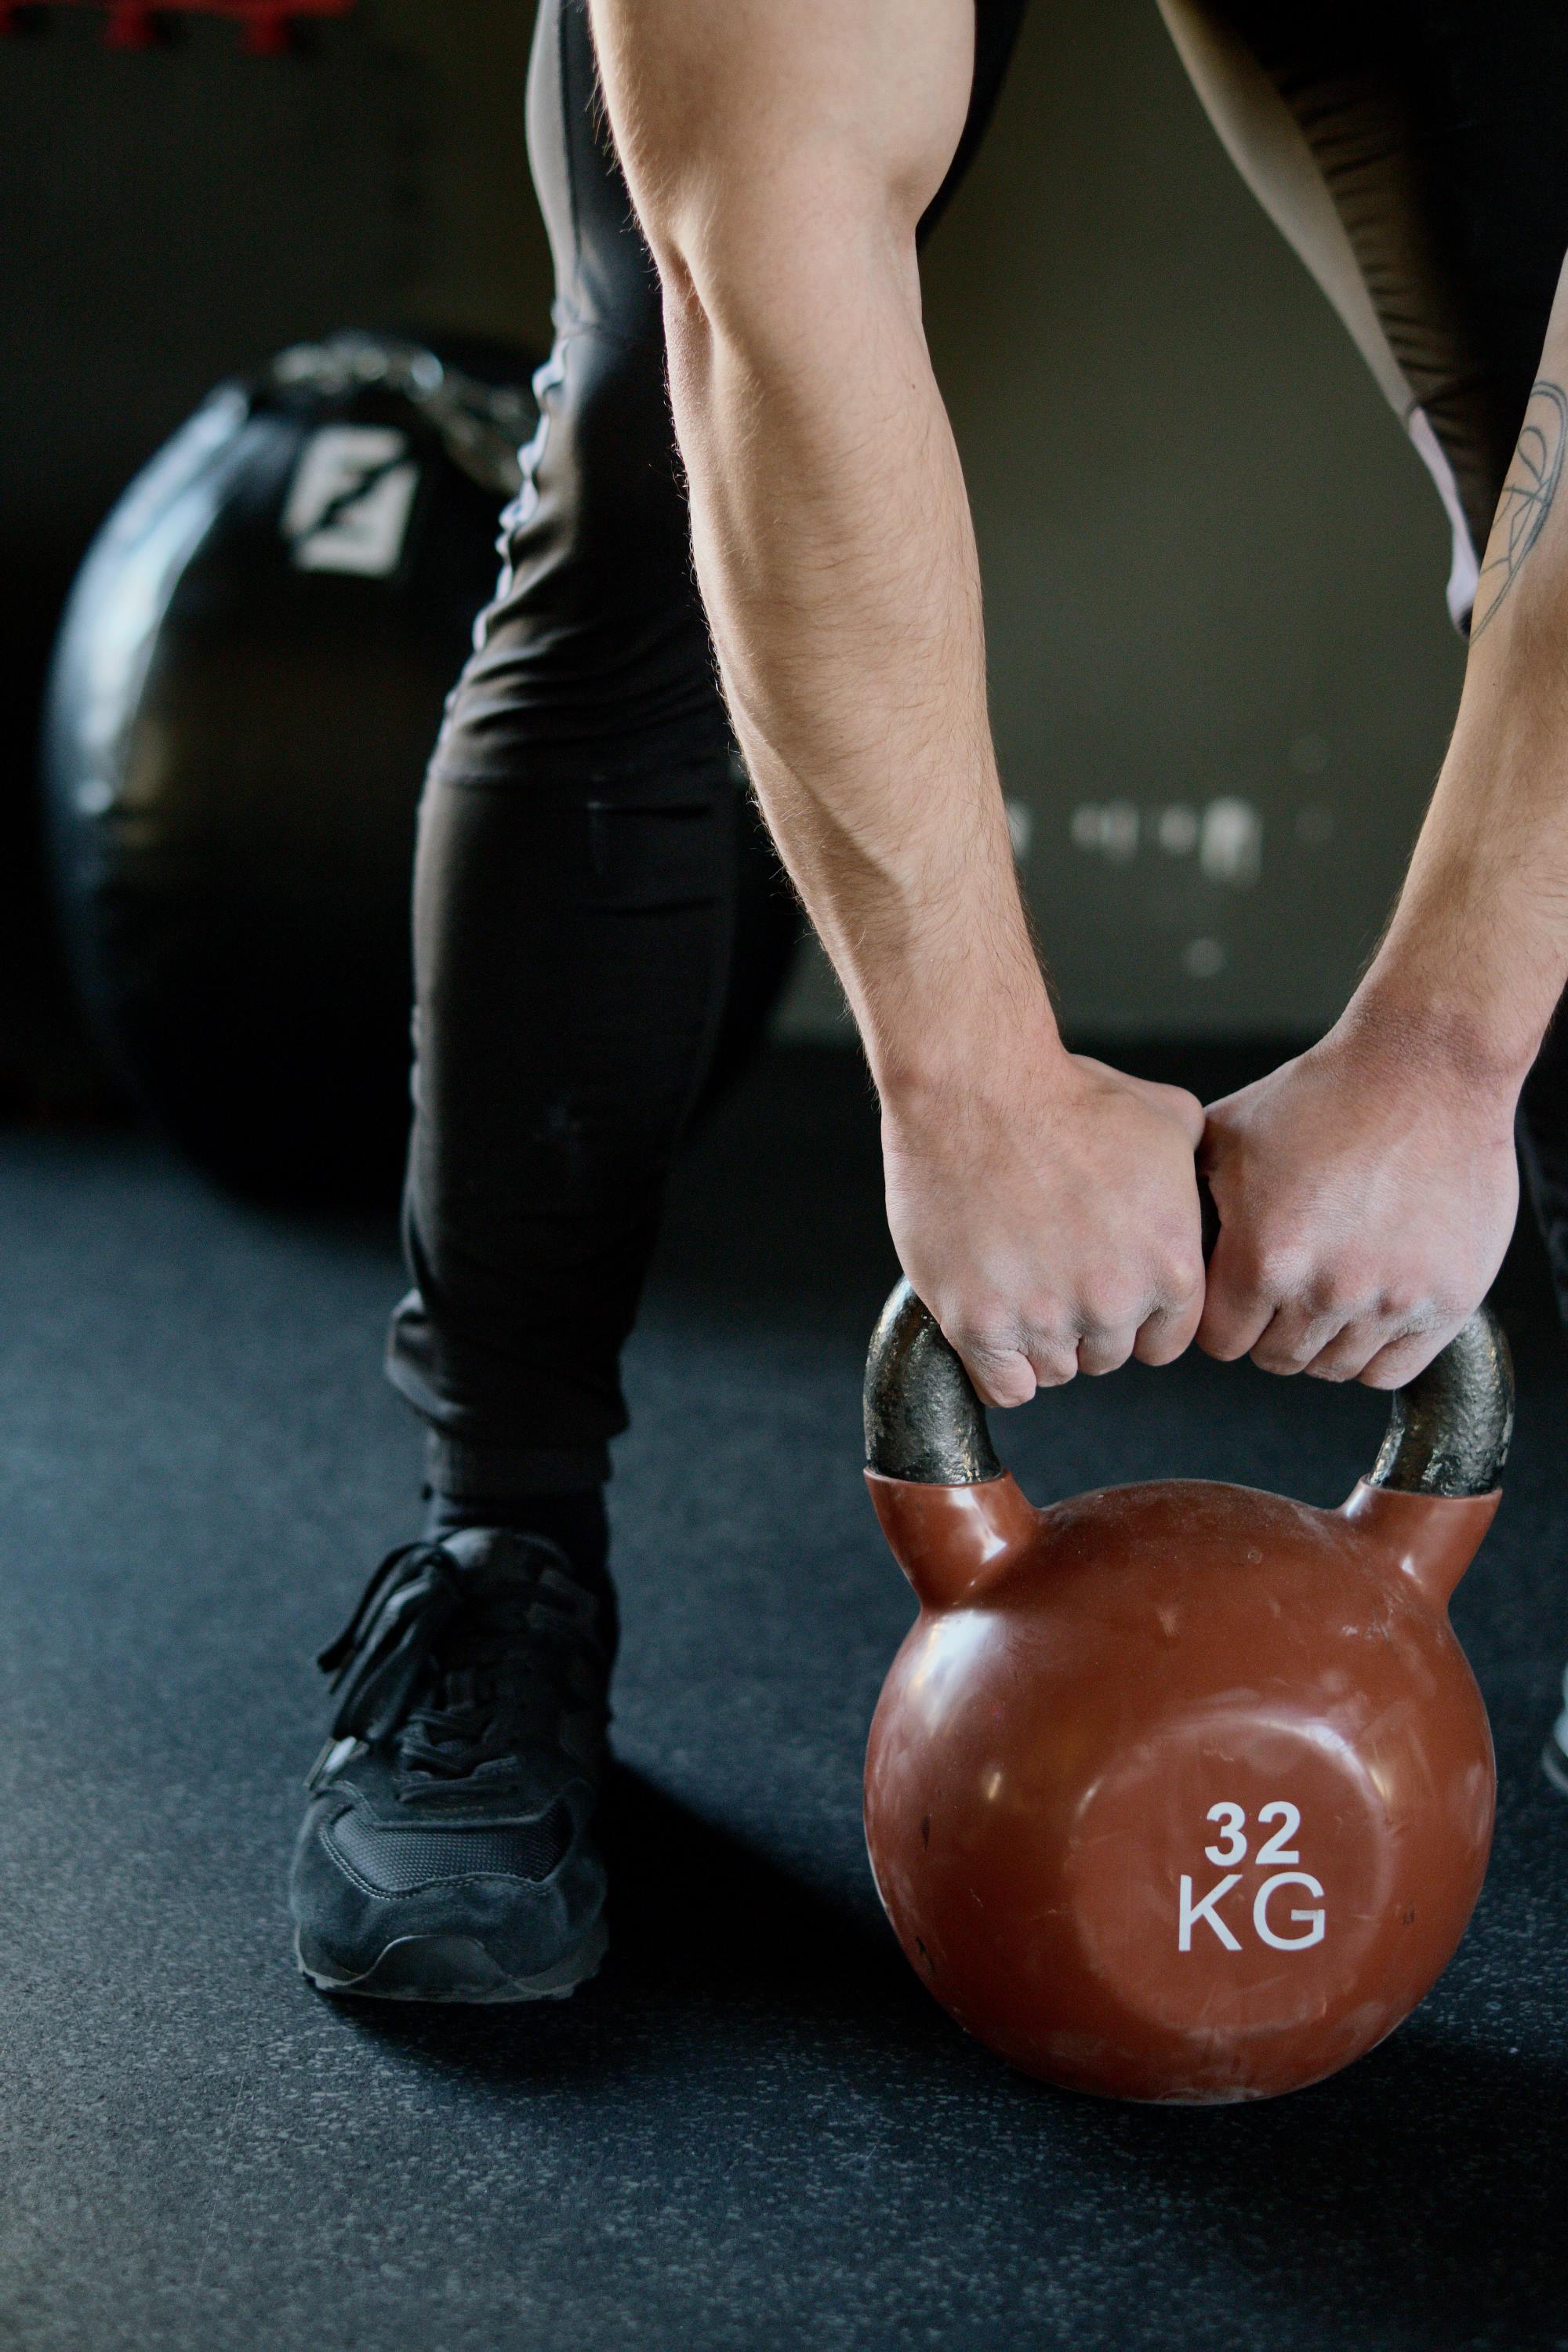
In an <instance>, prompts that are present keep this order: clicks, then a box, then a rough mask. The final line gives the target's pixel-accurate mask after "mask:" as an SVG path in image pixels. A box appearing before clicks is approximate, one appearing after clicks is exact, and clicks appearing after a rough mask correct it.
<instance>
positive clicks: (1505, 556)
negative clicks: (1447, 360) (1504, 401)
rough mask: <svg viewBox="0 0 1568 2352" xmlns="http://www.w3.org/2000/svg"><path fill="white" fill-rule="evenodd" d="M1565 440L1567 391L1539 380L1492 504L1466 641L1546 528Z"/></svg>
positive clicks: (1482, 625) (1506, 589)
mask: <svg viewBox="0 0 1568 2352" xmlns="http://www.w3.org/2000/svg"><path fill="white" fill-rule="evenodd" d="M1565 442H1568V393H1564V391H1563V386H1562V385H1561V384H1560V383H1551V382H1549V381H1548V379H1547V378H1546V377H1545V376H1542V378H1541V380H1540V382H1539V383H1535V384H1533V385H1531V394H1530V403H1529V405H1528V406H1527V408H1526V409H1525V412H1524V425H1523V427H1522V429H1521V433H1520V436H1519V446H1518V447H1517V448H1516V449H1515V451H1514V453H1513V463H1512V465H1511V466H1510V467H1509V473H1508V479H1507V481H1506V482H1504V484H1503V486H1502V496H1501V498H1500V499H1499V500H1498V510H1497V520H1496V521H1495V522H1494V523H1493V525H1492V534H1491V538H1490V539H1489V541H1488V542H1487V543H1488V546H1489V548H1490V549H1492V550H1495V552H1494V553H1491V554H1490V555H1489V557H1488V560H1487V562H1485V563H1484V564H1483V565H1482V567H1481V576H1480V582H1479V585H1478V587H1477V590H1476V604H1475V612H1474V614H1473V615H1472V618H1471V621H1470V643H1471V644H1472V645H1474V643H1475V641H1476V639H1477V638H1478V637H1479V635H1480V634H1481V631H1482V630H1483V629H1484V628H1485V627H1486V626H1487V625H1488V623H1489V621H1490V620H1491V619H1492V617H1493V615H1494V614H1495V613H1496V612H1497V608H1498V606H1499V605H1500V604H1501V603H1502V601H1503V598H1504V597H1505V596H1506V595H1507V594H1508V592H1509V590H1510V588H1511V587H1512V586H1513V583H1514V582H1515V581H1516V580H1517V579H1518V577H1519V575H1520V572H1521V570H1522V569H1523V566H1524V559H1525V557H1526V556H1527V555H1528V554H1529V553H1530V551H1531V548H1532V547H1533V546H1534V545H1535V542H1536V541H1537V540H1538V539H1539V538H1540V537H1541V534H1542V530H1544V529H1545V527H1546V518H1547V516H1548V515H1549V514H1550V513H1551V511H1552V500H1553V499H1555V497H1556V496H1557V485H1558V483H1559V482H1560V481H1561V479H1562V478H1563V445H1564V443H1565Z"/></svg>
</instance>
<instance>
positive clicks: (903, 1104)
mask: <svg viewBox="0 0 1568 2352" xmlns="http://www.w3.org/2000/svg"><path fill="white" fill-rule="evenodd" d="M866 1052H867V1058H868V1061H869V1063H870V1066H871V1076H872V1078H873V1080H874V1081H875V1084H876V1087H877V1093H878V1097H879V1100H880V1102H881V1106H882V1113H883V1117H884V1118H886V1119H888V1120H890V1121H891V1122H892V1123H893V1124H894V1125H896V1126H904V1125H918V1124H923V1123H925V1122H927V1121H929V1120H931V1119H932V1118H938V1119H942V1120H951V1119H952V1118H953V1116H954V1115H955V1112H956V1111H957V1109H958V1107H959V1106H961V1105H965V1104H975V1103H977V1102H978V1103H985V1102H994V1103H995V1104H996V1105H997V1106H998V1108H1005V1106H1006V1105H1007V1104H1008V1103H1009V1102H1012V1101H1015V1100H1016V1099H1017V1097H1019V1096H1020V1094H1022V1093H1025V1092H1027V1093H1030V1094H1034V1095H1037V1094H1038V1092H1039V1091H1040V1089H1041V1088H1042V1087H1053V1086H1061V1087H1065V1086H1066V1085H1067V1084H1068V1081H1069V1079H1070V1076H1071V1073H1072V1069H1073V1063H1072V1057H1071V1055H1069V1054H1068V1050H1067V1047H1066V1046H1065V1045H1063V1043H1062V1040H1061V1034H1060V1032H1059V1030H1058V1027H1057V1024H1056V1019H1055V1016H1054V1014H1053V1013H1052V1012H1051V1006H1050V999H1049V998H1048V996H1047V993H1046V988H1045V983H1044V982H1043V981H1042V980H1041V979H1040V978H1039V976H1038V974H1036V976H1035V981H1034V985H1033V987H1032V988H1023V989H1017V990H1008V991H1005V992H1000V991H999V992H996V993H994V994H988V993H985V992H982V993H981V994H980V995H979V996H978V998H977V1000H976V1001H975V1002H973V1003H962V1004H955V1005H952V1006H951V1007H948V1008H945V1009H944V1010H942V1011H939V1012H937V1013H934V1014H933V1015H932V1016H931V1017H930V1018H927V1019H923V1020H921V1021H918V1022H914V1023H904V1022H900V1023H898V1024H892V1025H891V1026H890V1027H889V1030H888V1031H887V1032H885V1033H883V1034H877V1035H868V1037H867V1041H866Z"/></svg>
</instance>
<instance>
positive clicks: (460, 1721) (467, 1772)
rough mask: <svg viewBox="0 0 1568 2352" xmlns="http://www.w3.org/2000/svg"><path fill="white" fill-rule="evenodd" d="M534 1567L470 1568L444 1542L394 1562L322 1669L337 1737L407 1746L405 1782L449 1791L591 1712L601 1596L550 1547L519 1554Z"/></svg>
mask: <svg viewBox="0 0 1568 2352" xmlns="http://www.w3.org/2000/svg"><path fill="white" fill-rule="evenodd" d="M509 1550H510V1553H511V1558H512V1559H513V1560H516V1559H517V1558H518V1554H519V1552H521V1554H522V1556H523V1559H524V1560H525V1562H526V1571H525V1572H522V1573H520V1572H519V1570H518V1569H517V1568H516V1567H513V1566H510V1565H509V1566H507V1567H504V1568H503V1567H500V1566H487V1567H480V1568H477V1569H464V1568H460V1567H459V1566H458V1562H457V1561H456V1560H454V1559H453V1558H452V1556H451V1554H450V1553H449V1552H448V1551H447V1549H446V1548H445V1545H444V1544H442V1543H440V1542H438V1541H437V1542H431V1541H425V1542H420V1543H412V1544H404V1545H402V1546H401V1547H400V1548H399V1549H397V1550H396V1551H393V1552H389V1553H388V1555H387V1557H386V1558H385V1559H384V1560H383V1561H382V1563H381V1566H380V1567H379V1568H378V1569H377V1570H376V1571H375V1573H374V1576H373V1577H372V1578H371V1580H370V1582H369V1583H368V1584H367V1586H366V1587H365V1590H364V1592H363V1596H362V1598H361V1600H360V1602H359V1606H358V1607H357V1608H356V1609H355V1611H354V1613H353V1616H352V1617H351V1618H350V1620H349V1622H348V1623H347V1625H346V1626H345V1627H344V1628H343V1631H342V1633H340V1634H339V1635H338V1637H337V1639H336V1641H334V1642H331V1643H329V1644H328V1646H327V1647H326V1648H325V1649H324V1650H323V1651H322V1652H321V1655H320V1656H319V1658H318V1659H317V1662H316V1663H317V1664H318V1665H319V1666H321V1669H322V1671H323V1672H324V1673H326V1674H329V1675H331V1676H332V1685H331V1687H332V1691H333V1693H334V1695H335V1696H338V1708H337V1713H336V1715H335V1716H334V1717H333V1720H332V1730H331V1737H332V1738H333V1739H334V1740H336V1739H361V1740H363V1741H364V1742H365V1743H366V1744H367V1745H372V1746H374V1744H375V1743H377V1742H378V1741H381V1740H384V1739H389V1738H395V1755H396V1760H397V1767H398V1778H399V1780H404V1781H405V1782H406V1783H408V1787H409V1792H412V1790H415V1789H419V1790H439V1788H440V1787H441V1786H442V1784H446V1785H447V1787H448V1788H451V1789H452V1790H453V1792H454V1793H457V1794H460V1793H461V1792H462V1791H461V1789H460V1788H459V1787H457V1786H456V1784H458V1783H461V1782H464V1781H469V1780H472V1779H473V1778H474V1777H475V1776H476V1775H480V1776H482V1778H483V1779H484V1780H485V1782H486V1784H487V1786H488V1785H491V1784H493V1783H494V1782H495V1781H496V1780H498V1779H500V1778H502V1777H505V1776H506V1775H508V1774H510V1773H512V1772H515V1771H516V1770H517V1769H519V1767H520V1765H521V1759H522V1751H523V1749H524V1748H526V1747H527V1746H528V1745H529V1744H530V1742H531V1739H532V1738H542V1739H544V1740H546V1741H549V1740H551V1739H552V1737H553V1736H554V1735H556V1733H557V1732H558V1728H559V1722H560V1717H561V1713H562V1710H563V1706H573V1705H577V1706H581V1705H583V1704H584V1703H585V1700H586V1698H587V1696H588V1694H587V1692H586V1691H585V1690H584V1687H583V1685H584V1674H583V1666H584V1659H583V1655H582V1654H583V1652H584V1650H585V1649H590V1650H592V1649H598V1648H599V1647H601V1644H600V1643H598V1641H597V1639H596V1633H595V1624H596V1617H597V1610H596V1607H595V1601H594V1600H593V1597H592V1596H591V1594H589V1593H588V1592H586V1591H584V1589H583V1587H582V1586H581V1585H580V1584H578V1583H577V1582H576V1581H575V1580H574V1578H573V1576H572V1574H571V1571H570V1568H569V1564H568V1562H567V1559H566V1556H565V1554H564V1553H563V1551H561V1550H560V1549H558V1548H557V1547H556V1546H555V1545H554V1544H552V1543H548V1542H546V1541H545V1540H544V1539H543V1538H540V1537H516V1538H511V1541H510V1545H509Z"/></svg>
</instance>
